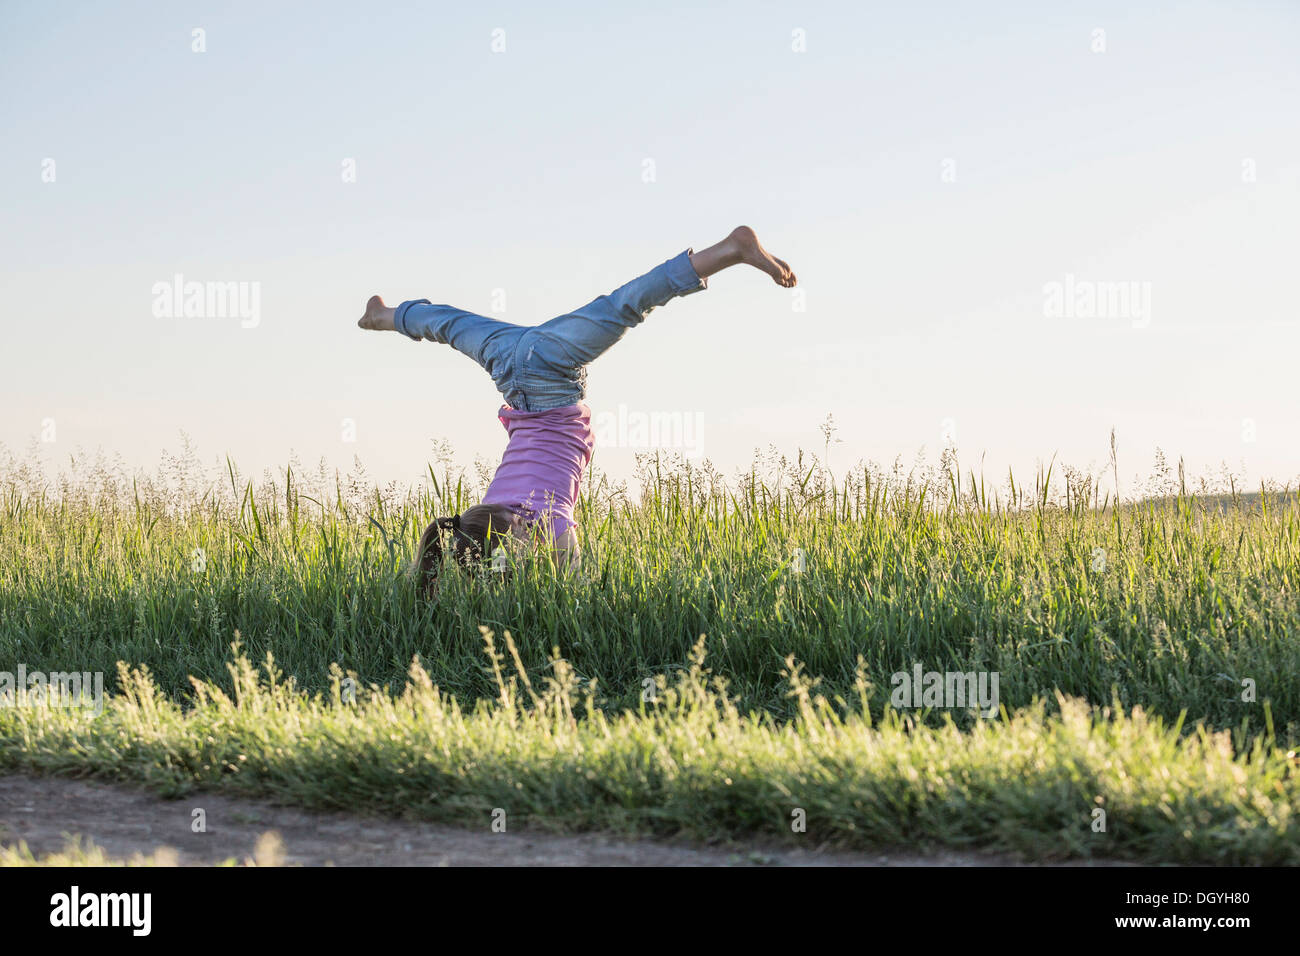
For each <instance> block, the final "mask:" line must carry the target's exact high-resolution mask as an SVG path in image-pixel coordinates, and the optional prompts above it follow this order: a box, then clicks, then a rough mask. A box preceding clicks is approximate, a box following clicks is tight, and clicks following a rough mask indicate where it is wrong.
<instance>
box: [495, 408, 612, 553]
mask: <svg viewBox="0 0 1300 956" xmlns="http://www.w3.org/2000/svg"><path fill="white" fill-rule="evenodd" d="M497 418H499V419H500V420H501V424H502V425H504V426H505V429H506V434H508V435H509V436H510V440H509V442H508V443H507V444H506V451H505V454H504V455H502V456H501V465H500V466H499V467H498V468H497V473H496V475H494V476H493V478H492V484H490V485H489V486H488V490H487V494H485V495H484V496H483V504H485V505H506V506H507V507H509V508H511V509H513V510H514V511H515V512H516V513H518V514H520V515H522V516H523V517H524V518H525V519H526V520H528V521H529V522H533V521H538V520H541V519H545V518H547V517H549V518H550V522H551V529H552V533H553V534H554V535H555V536H556V537H558V536H560V535H562V534H564V532H566V531H568V530H569V529H570V528H572V527H575V526H576V522H575V521H574V518H573V506H574V505H575V504H576V503H577V501H578V486H579V485H580V484H581V483H582V476H583V473H584V472H585V471H586V470H587V465H588V464H590V463H591V452H592V449H593V448H594V447H595V444H596V442H595V437H594V436H593V434H592V431H591V409H590V408H588V407H587V406H586V405H585V404H578V405H565V406H564V407H562V408H551V409H547V410H546V411H544V412H521V411H518V410H516V409H513V408H511V407H510V406H509V405H502V406H501V411H500V412H498V413H497Z"/></svg>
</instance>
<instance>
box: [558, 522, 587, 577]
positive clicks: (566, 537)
mask: <svg viewBox="0 0 1300 956" xmlns="http://www.w3.org/2000/svg"><path fill="white" fill-rule="evenodd" d="M581 559H582V549H581V548H580V547H579V546H578V535H577V534H576V533H575V532H574V530H573V529H572V528H566V529H565V530H564V533H563V534H560V535H557V536H556V538H555V563H556V564H558V565H559V566H560V567H562V568H577V567H578V564H579V562H580V561H581Z"/></svg>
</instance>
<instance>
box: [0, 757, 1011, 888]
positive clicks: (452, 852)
mask: <svg viewBox="0 0 1300 956" xmlns="http://www.w3.org/2000/svg"><path fill="white" fill-rule="evenodd" d="M196 808H201V809H202V810H203V811H204V814H205V816H206V828H207V829H206V832H203V833H195V832H193V831H192V829H191V822H192V820H193V817H192V813H193V811H194V810H195V809H196ZM267 833H274V834H277V835H278V837H279V841H280V849H279V850H278V851H276V850H268V847H269V846H270V845H271V844H274V842H275V840H274V838H270V841H269V842H268V841H267V840H265V839H264V834H267ZM69 834H72V835H76V836H80V837H83V838H85V839H87V840H90V841H92V842H93V843H95V844H96V845H97V846H99V847H100V848H102V849H103V850H104V851H105V852H106V853H107V854H108V856H109V857H111V858H113V859H129V858H130V857H132V856H133V855H135V854H151V853H154V852H155V851H157V850H158V849H159V848H160V847H169V848H171V849H173V850H175V852H176V856H177V860H178V862H179V863H181V864H187V865H203V864H211V863H219V862H221V861H223V860H228V859H231V858H233V859H235V860H238V861H241V862H242V861H244V860H245V859H248V858H252V857H254V856H255V854H260V856H259V858H264V857H265V856H266V855H268V854H269V855H270V856H272V857H273V858H275V859H276V861H277V862H283V863H284V864H287V865H290V866H294V865H302V866H320V865H325V864H330V863H333V864H336V865H339V866H374V865H383V866H440V865H451V866H539V865H540V866H736V865H740V866H747V865H777V866H936V865H937V866H982V865H990V864H993V865H999V864H1000V865H1007V864H1012V863H1014V861H1012V860H1009V859H1005V858H1001V857H995V856H984V855H977V854H968V853H950V852H942V853H937V854H930V855H919V854H911V853H889V854H881V853H844V852H829V851H818V850H816V849H808V850H802V849H790V848H788V847H771V846H767V847H765V846H761V845H755V846H747V847H745V848H743V849H740V850H737V849H734V848H730V849H729V848H717V847H707V846H696V845H688V844H684V843H670V842H660V841H652V840H621V839H615V838H611V837H605V836H598V835H589V834H587V835H578V836H556V835H552V834H548V833H540V832H530V831H523V832H514V833H509V832H508V833H492V832H490V830H488V828H487V827H484V829H483V831H481V832H479V831H471V830H462V829H457V828H454V827H447V826H439V825H434V824H426V823H407V822H401V821H393V820H370V819H363V818H359V817H353V816H349V815H346V814H340V813H313V812H307V811H302V810H295V809H292V808H288V807H277V806H273V805H271V804H269V803H264V802H260V801H252V800H243V799H234V798H231V797H224V796H219V795H217V794H210V793H204V794H194V795H191V796H188V797H185V798H184V799H182V800H163V799H161V798H159V797H157V796H155V795H153V794H150V793H146V792H144V791H141V790H137V789H133V788H130V787H124V786H116V785H112V784H103V783H88V782H85V781H80V780H64V779H60V778H57V777H28V776H23V775H0V845H5V846H12V845H15V844H17V843H18V842H19V841H20V840H21V841H25V842H26V843H27V845H28V847H29V848H30V849H31V850H32V852H33V853H35V854H36V855H37V856H38V857H40V856H43V855H45V854H47V853H53V852H57V851H59V850H62V849H63V848H64V847H65V846H66V843H67V836H68V835H69ZM259 840H263V843H262V846H261V849H260V851H259V850H258V849H256V848H257V847H258V843H259Z"/></svg>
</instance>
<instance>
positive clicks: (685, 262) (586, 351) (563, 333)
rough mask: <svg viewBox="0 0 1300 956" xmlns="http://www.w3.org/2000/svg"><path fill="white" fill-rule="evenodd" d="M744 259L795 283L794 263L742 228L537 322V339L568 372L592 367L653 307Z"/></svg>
mask: <svg viewBox="0 0 1300 956" xmlns="http://www.w3.org/2000/svg"><path fill="white" fill-rule="evenodd" d="M742 263H744V264H746V265H752V266H754V267H755V268H758V269H761V270H763V271H764V272H766V273H767V274H768V275H770V276H771V277H772V278H773V280H774V281H775V282H776V283H777V284H778V285H782V286H785V287H786V288H790V287H792V286H794V284H795V282H796V279H795V275H794V272H792V271H791V269H790V267H789V266H788V265H787V264H786V263H785V262H784V261H782V260H780V259H777V258H776V257H775V256H772V255H770V254H769V253H768V252H767V250H766V249H764V248H763V247H762V246H761V245H760V244H759V242H758V236H756V235H755V234H754V230H753V229H750V228H749V227H748V226H738V227H737V228H735V229H733V230H732V232H731V234H730V235H729V236H727V238H726V239H723V240H722V241H721V242H719V243H715V244H714V245H712V246H709V247H708V248H707V249H704V250H702V251H701V252H694V251H692V250H690V249H688V250H687V251H686V252H683V253H682V254H681V255H679V256H677V257H675V258H673V259H669V260H668V261H667V262H665V263H663V265H660V266H658V267H657V268H654V269H652V270H650V271H649V272H647V273H646V274H645V275H643V276H640V277H638V278H636V279H633V280H632V281H631V282H629V283H627V284H626V285H623V286H620V287H619V288H617V289H615V290H614V291H613V292H611V293H610V294H609V295H602V296H600V297H599V298H597V299H595V300H593V301H591V302H589V303H588V304H587V305H585V306H583V307H582V308H580V309H576V310H575V311H573V312H570V313H569V314H568V315H561V316H559V317H557V318H554V319H551V321H549V322H546V323H543V324H542V325H540V326H538V332H539V333H540V334H539V335H538V336H537V338H539V339H541V340H542V342H543V344H544V345H545V346H546V348H545V349H544V351H545V353H546V354H544V355H543V358H544V359H546V360H547V362H548V364H551V365H554V366H556V367H557V368H563V369H569V370H571V369H575V368H578V367H581V366H583V365H587V364H589V363H590V362H592V361H594V360H595V359H596V358H597V357H598V356H599V355H601V354H602V353H603V352H605V351H606V350H608V349H609V347H610V346H612V345H613V344H614V343H615V342H617V341H618V340H619V339H621V338H622V337H623V335H624V334H625V333H626V332H627V330H628V329H630V328H632V327H633V326H636V325H640V324H641V322H642V321H643V320H644V319H645V317H646V315H647V314H649V312H650V311H651V310H652V309H654V308H656V307H658V306H661V305H664V304H665V303H667V302H668V301H670V300H671V299H673V298H674V297H676V296H679V295H690V294H691V293H692V292H698V291H700V290H701V289H704V288H707V286H708V283H707V281H706V280H707V279H708V277H709V276H711V275H715V274H717V273H718V272H721V271H722V270H723V269H726V268H728V267H730V266H735V265H740V264H742Z"/></svg>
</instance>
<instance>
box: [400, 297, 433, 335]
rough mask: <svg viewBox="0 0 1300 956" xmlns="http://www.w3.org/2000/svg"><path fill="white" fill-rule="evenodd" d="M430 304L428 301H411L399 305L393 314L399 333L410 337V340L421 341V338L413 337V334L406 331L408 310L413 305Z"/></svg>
mask: <svg viewBox="0 0 1300 956" xmlns="http://www.w3.org/2000/svg"><path fill="white" fill-rule="evenodd" d="M429 304H430V302H429V300H428V299H411V300H410V301H408V302H403V303H402V304H401V305H399V306H398V307H397V310H396V311H395V312H394V313H393V325H394V326H395V327H396V328H397V331H399V332H401V333H402V334H403V335H405V336H408V337H409V338H413V339H415V340H416V341H417V342H418V341H419V340H420V336H418V335H411V333H410V332H408V331H407V330H406V310H407V309H409V308H410V307H411V306H413V305H429Z"/></svg>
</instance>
